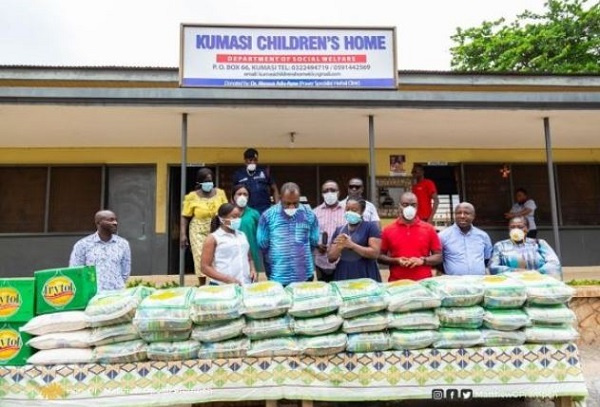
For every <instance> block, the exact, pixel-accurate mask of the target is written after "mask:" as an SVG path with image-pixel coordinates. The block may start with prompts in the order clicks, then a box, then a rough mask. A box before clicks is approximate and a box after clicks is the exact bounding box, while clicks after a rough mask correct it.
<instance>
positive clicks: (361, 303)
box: [331, 278, 388, 318]
mask: <svg viewBox="0 0 600 407" xmlns="http://www.w3.org/2000/svg"><path fill="white" fill-rule="evenodd" d="M331 284H332V285H333V286H334V287H335V289H336V290H337V292H338V293H339V295H340V297H341V298H342V304H341V305H340V308H339V314H340V316H341V317H342V318H353V317H357V316H360V315H366V314H370V313H373V312H377V311H381V310H384V309H386V308H387V304H388V300H387V294H386V292H385V288H384V287H383V285H381V284H379V283H378V282H377V281H375V280H372V279H370V278H359V279H354V280H343V281H334V282H333V283H331Z"/></svg>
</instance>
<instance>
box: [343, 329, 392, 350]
mask: <svg viewBox="0 0 600 407" xmlns="http://www.w3.org/2000/svg"><path fill="white" fill-rule="evenodd" d="M391 346H392V344H391V340H390V335H389V334H388V333H387V332H366V333H360V334H350V335H348V345H347V346H346V351H348V352H352V353H364V352H378V351H384V350H388V349H390V347H391Z"/></svg>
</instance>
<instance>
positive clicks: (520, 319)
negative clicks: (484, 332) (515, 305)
mask: <svg viewBox="0 0 600 407" xmlns="http://www.w3.org/2000/svg"><path fill="white" fill-rule="evenodd" d="M527 325H529V317H528V316H527V314H526V313H525V312H524V311H523V310H521V309H490V310H487V311H486V312H485V314H484V315H483V326H484V327H486V328H489V329H493V330H498V331H515V330H517V329H521V328H523V327H524V326H527Z"/></svg>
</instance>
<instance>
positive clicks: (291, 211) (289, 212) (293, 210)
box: [283, 208, 298, 216]
mask: <svg viewBox="0 0 600 407" xmlns="http://www.w3.org/2000/svg"><path fill="white" fill-rule="evenodd" d="M283 211H284V212H285V213H286V215H287V216H294V215H295V214H296V212H297V211H298V208H286V209H284V210H283Z"/></svg>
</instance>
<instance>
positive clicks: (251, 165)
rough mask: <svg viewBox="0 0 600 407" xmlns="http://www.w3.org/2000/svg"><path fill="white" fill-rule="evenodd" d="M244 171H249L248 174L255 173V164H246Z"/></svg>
mask: <svg viewBox="0 0 600 407" xmlns="http://www.w3.org/2000/svg"><path fill="white" fill-rule="evenodd" d="M246 169H247V170H248V171H250V172H252V171H256V164H254V163H250V164H248V165H247V166H246Z"/></svg>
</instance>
